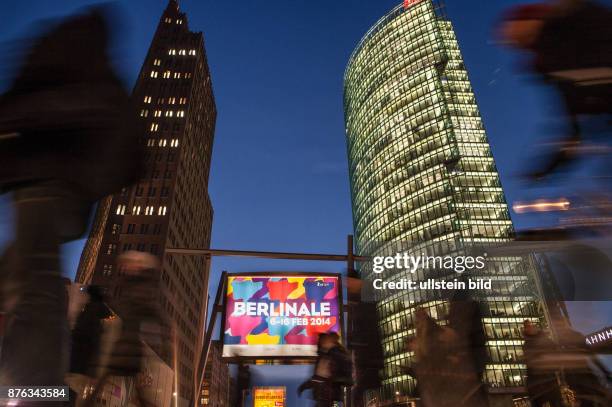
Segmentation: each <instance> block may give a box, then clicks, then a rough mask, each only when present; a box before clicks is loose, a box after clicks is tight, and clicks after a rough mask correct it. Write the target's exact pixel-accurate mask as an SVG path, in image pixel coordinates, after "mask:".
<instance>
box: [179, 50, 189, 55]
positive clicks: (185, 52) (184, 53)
mask: <svg viewBox="0 0 612 407" xmlns="http://www.w3.org/2000/svg"><path fill="white" fill-rule="evenodd" d="M179 55H187V51H186V50H184V49H182V50H180V51H179Z"/></svg>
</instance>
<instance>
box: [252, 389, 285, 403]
mask: <svg viewBox="0 0 612 407" xmlns="http://www.w3.org/2000/svg"><path fill="white" fill-rule="evenodd" d="M285 392H286V388H285V387H254V388H253V401H254V403H253V407H285Z"/></svg>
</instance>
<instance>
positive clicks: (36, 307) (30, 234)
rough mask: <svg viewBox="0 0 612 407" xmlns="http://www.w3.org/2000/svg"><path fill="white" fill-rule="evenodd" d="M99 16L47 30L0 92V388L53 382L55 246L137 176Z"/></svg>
mask: <svg viewBox="0 0 612 407" xmlns="http://www.w3.org/2000/svg"><path fill="white" fill-rule="evenodd" d="M106 13H107V10H106V9H101V8H95V9H91V10H89V11H86V12H84V13H82V14H79V15H76V16H73V17H70V18H68V19H66V20H65V21H63V22H61V23H59V24H56V25H55V26H53V27H52V28H50V29H49V30H48V32H47V33H46V34H44V35H43V36H42V37H41V38H39V39H38V40H37V41H35V43H34V45H33V46H32V48H31V49H30V50H29V52H28V53H27V55H26V57H25V59H24V61H23V63H22V65H21V67H20V68H19V70H18V73H17V75H16V77H15V78H14V80H13V82H12V84H11V85H10V87H9V89H8V90H7V92H6V93H4V94H3V95H1V96H0V162H1V163H2V165H0V193H7V192H11V193H12V200H13V205H14V207H15V213H16V215H15V216H16V219H15V228H16V231H15V237H14V242H13V244H12V245H11V246H10V247H9V248H8V250H7V251H6V252H5V253H4V255H3V258H2V261H1V262H0V267H1V270H0V279H1V282H2V291H3V295H2V303H3V305H4V306H9V307H10V308H9V309H8V310H7V311H8V312H9V315H10V317H9V320H8V324H7V335H6V336H5V338H4V343H3V348H2V355H1V372H0V373H1V374H0V384H2V385H19V384H21V385H26V384H27V385H61V384H62V383H63V378H64V374H65V373H66V370H67V365H68V355H67V349H66V348H67V339H68V338H67V333H68V329H67V326H66V313H65V309H66V301H67V298H66V290H65V287H64V283H63V282H62V280H61V278H60V277H61V273H60V258H59V253H60V251H59V250H60V245H61V244H62V243H66V242H69V241H71V240H74V239H77V238H79V237H80V236H81V235H83V234H84V232H85V230H86V228H87V223H88V218H89V214H90V210H91V208H92V205H93V203H94V202H95V201H96V200H98V199H100V198H102V197H103V196H106V195H108V194H110V193H113V192H115V191H117V190H119V189H120V188H121V187H123V186H126V185H129V184H130V183H132V182H133V181H135V180H137V179H138V178H139V176H140V167H141V163H142V158H141V153H140V147H139V144H138V140H137V137H138V132H137V130H136V115H135V113H134V112H133V111H132V109H131V107H130V102H129V97H128V94H127V92H126V90H125V89H124V87H123V86H122V84H121V82H120V81H119V79H118V76H117V75H116V74H115V72H114V71H113V69H112V67H111V63H110V61H109V57H108V53H107V50H108V46H109V44H108V33H109V31H110V30H111V27H110V24H109V19H108V18H107V15H106Z"/></svg>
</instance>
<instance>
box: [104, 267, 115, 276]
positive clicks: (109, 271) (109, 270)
mask: <svg viewBox="0 0 612 407" xmlns="http://www.w3.org/2000/svg"><path fill="white" fill-rule="evenodd" d="M103 269H104V271H103V272H102V274H103V275H104V276H110V275H111V274H112V273H113V265H112V264H105V265H104V268H103Z"/></svg>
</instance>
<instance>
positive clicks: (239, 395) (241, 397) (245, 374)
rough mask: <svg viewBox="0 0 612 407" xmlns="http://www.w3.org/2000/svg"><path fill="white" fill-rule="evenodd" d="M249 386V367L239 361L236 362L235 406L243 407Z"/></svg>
mask: <svg viewBox="0 0 612 407" xmlns="http://www.w3.org/2000/svg"><path fill="white" fill-rule="evenodd" d="M250 388H251V368H250V367H249V365H245V364H244V363H242V362H240V363H239V364H238V380H237V381H236V397H235V400H237V407H243V406H244V401H245V398H246V395H247V392H248V391H249V389H250Z"/></svg>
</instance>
